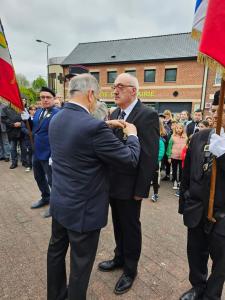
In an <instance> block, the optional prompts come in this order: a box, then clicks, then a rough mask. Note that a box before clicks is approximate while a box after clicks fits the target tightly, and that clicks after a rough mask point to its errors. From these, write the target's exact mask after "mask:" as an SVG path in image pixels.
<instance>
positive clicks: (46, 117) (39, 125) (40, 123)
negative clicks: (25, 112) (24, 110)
mask: <svg viewBox="0 0 225 300" xmlns="http://www.w3.org/2000/svg"><path fill="white" fill-rule="evenodd" d="M42 111H43V109H41V110H40V112H39V113H38V114H37V122H38V126H37V128H36V130H35V132H37V131H38V130H39V129H40V128H41V126H42V125H43V123H44V121H45V120H46V119H49V118H50V117H51V115H52V109H51V110H50V111H48V113H47V114H46V116H44V118H43V119H42V120H41V121H39V118H40V115H41V113H42Z"/></svg>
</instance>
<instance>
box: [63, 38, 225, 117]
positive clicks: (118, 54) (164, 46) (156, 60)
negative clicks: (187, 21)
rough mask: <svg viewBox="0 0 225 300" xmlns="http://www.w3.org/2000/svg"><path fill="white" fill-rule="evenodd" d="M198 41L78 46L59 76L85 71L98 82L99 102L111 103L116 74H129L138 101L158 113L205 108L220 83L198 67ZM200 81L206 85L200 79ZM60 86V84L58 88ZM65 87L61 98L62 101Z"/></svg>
mask: <svg viewBox="0 0 225 300" xmlns="http://www.w3.org/2000/svg"><path fill="white" fill-rule="evenodd" d="M197 52H198V43H197V42H196V41H194V40H193V39H192V38H191V35H190V33H181V34H171V35H164V36H156V37H155V36H154V37H145V38H133V39H122V40H113V41H102V42H90V43H80V44H78V45H77V47H75V49H74V50H73V51H72V52H71V54H70V55H68V56H67V57H66V58H65V59H64V60H63V61H62V63H61V65H62V68H63V74H68V73H74V70H75V69H77V68H79V67H84V68H86V69H88V71H89V72H90V73H91V74H93V75H94V76H95V77H96V78H97V80H98V81H99V84H100V87H101V92H100V99H102V100H103V101H105V102H106V103H107V104H108V105H109V106H111V105H113V104H114V101H113V91H112V85H113V82H114V80H115V78H116V76H117V75H118V74H120V73H123V72H129V73H131V74H133V75H134V76H136V77H137V78H138V81H139V85H140V90H139V95H138V96H139V98H140V99H141V101H143V102H144V103H145V104H147V105H149V106H152V107H154V108H155V109H156V110H157V111H158V112H163V111H164V110H165V109H170V110H171V111H172V112H180V111H182V110H188V111H189V112H193V111H194V110H196V109H197V108H202V109H203V108H204V109H209V106H210V105H209V101H211V99H212V97H213V95H214V93H215V91H216V90H218V89H219V82H220V79H219V77H218V76H216V73H215V72H213V71H208V72H207V74H206V75H207V76H205V67H204V66H202V65H200V64H198V63H197ZM204 78H205V81H204ZM62 86H63V85H62ZM67 87H68V85H67V83H65V86H64V88H65V91H64V95H65V98H67Z"/></svg>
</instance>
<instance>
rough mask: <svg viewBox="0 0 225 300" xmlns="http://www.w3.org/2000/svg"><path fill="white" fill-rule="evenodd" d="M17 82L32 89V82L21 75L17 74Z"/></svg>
mask: <svg viewBox="0 0 225 300" xmlns="http://www.w3.org/2000/svg"><path fill="white" fill-rule="evenodd" d="M16 80H17V83H18V85H19V86H25V87H27V88H28V87H30V82H29V80H28V79H27V78H26V76H25V75H23V74H20V73H18V74H16Z"/></svg>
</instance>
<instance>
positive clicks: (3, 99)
mask: <svg viewBox="0 0 225 300" xmlns="http://www.w3.org/2000/svg"><path fill="white" fill-rule="evenodd" d="M0 101H1V102H5V103H9V104H10V105H11V107H12V108H13V109H14V110H15V111H16V112H18V113H21V112H22V109H21V108H19V107H17V106H15V105H14V104H12V102H10V101H9V100H7V99H5V98H3V97H0Z"/></svg>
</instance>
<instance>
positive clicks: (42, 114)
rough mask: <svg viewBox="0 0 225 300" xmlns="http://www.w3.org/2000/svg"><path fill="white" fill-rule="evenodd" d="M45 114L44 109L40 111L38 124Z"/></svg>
mask: <svg viewBox="0 0 225 300" xmlns="http://www.w3.org/2000/svg"><path fill="white" fill-rule="evenodd" d="M45 113H46V109H45V108H44V109H43V110H42V112H41V113H40V117H39V122H41V121H42V120H43V119H44V117H45Z"/></svg>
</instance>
